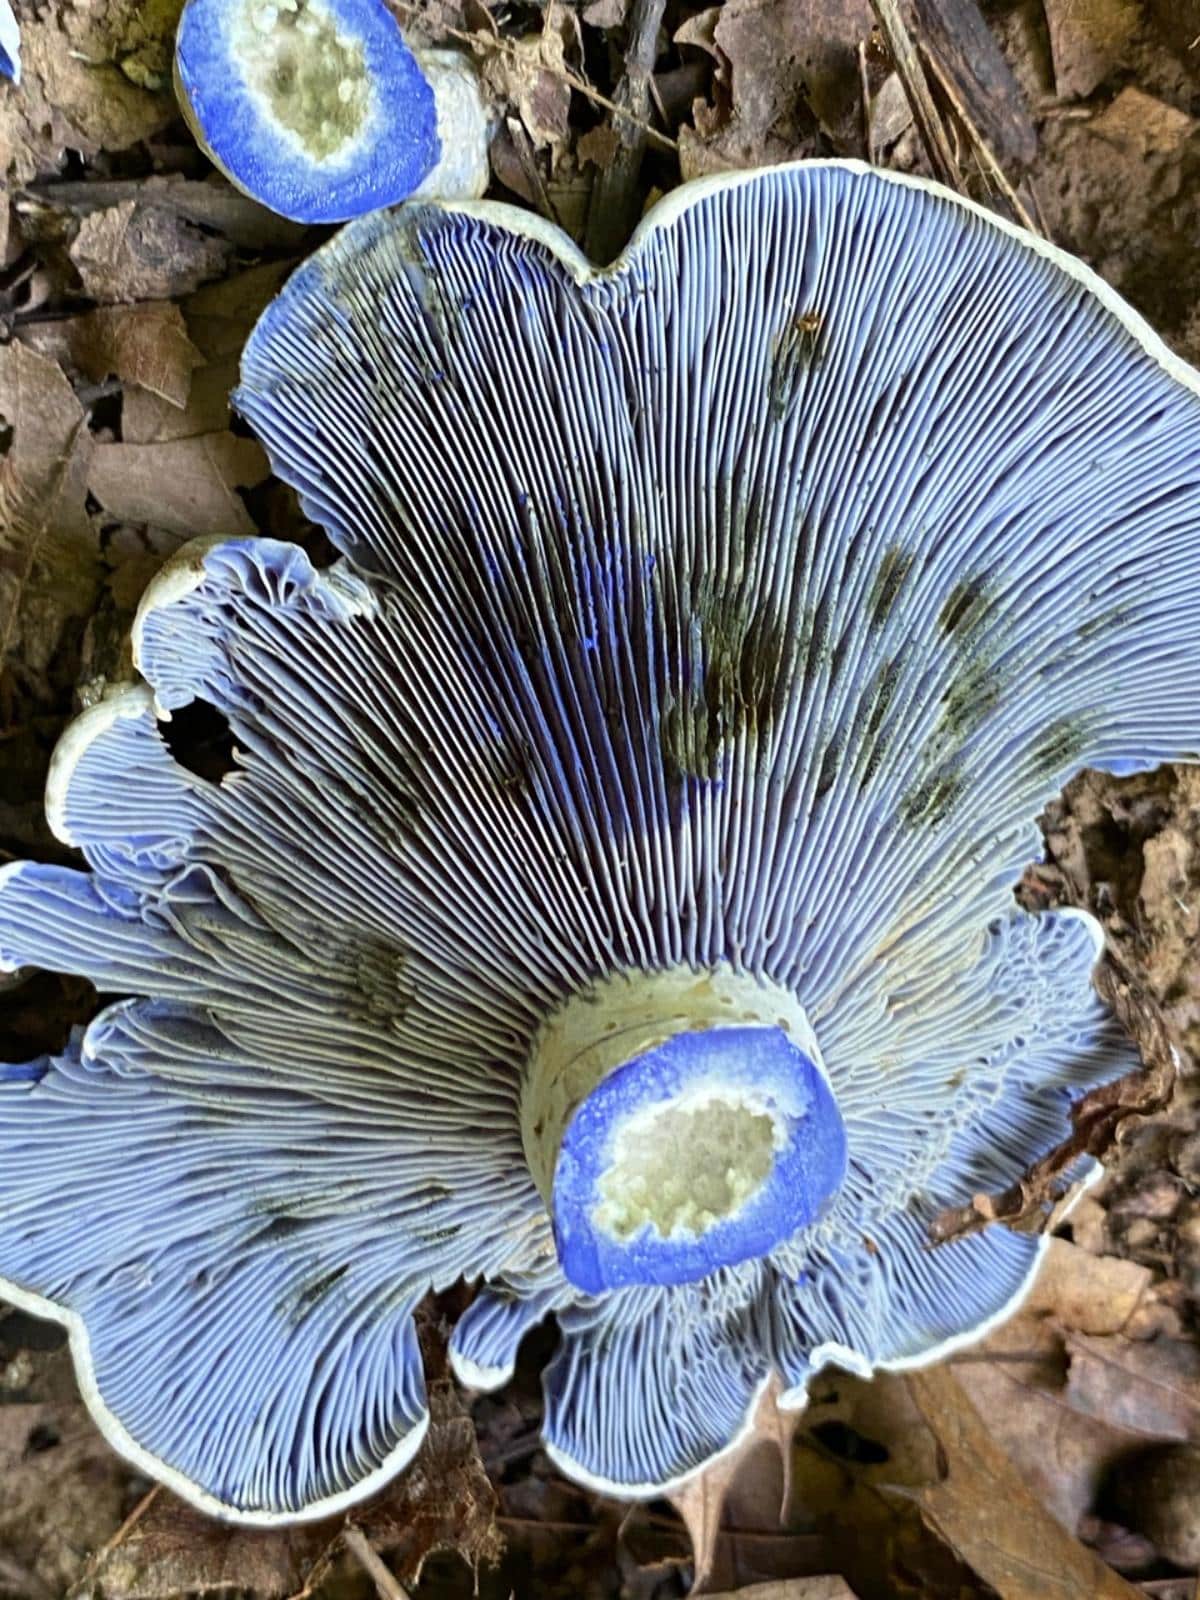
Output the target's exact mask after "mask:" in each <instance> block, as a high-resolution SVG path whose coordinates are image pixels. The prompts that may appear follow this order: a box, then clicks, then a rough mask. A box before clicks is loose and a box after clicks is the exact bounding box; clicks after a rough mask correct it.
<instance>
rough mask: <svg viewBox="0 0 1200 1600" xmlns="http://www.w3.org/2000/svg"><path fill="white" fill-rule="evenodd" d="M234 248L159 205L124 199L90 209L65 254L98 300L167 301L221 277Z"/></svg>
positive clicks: (225, 241)
mask: <svg viewBox="0 0 1200 1600" xmlns="http://www.w3.org/2000/svg"><path fill="white" fill-rule="evenodd" d="M232 253H233V246H232V245H231V244H230V243H229V242H228V240H225V239H216V238H213V237H211V236H210V235H209V234H207V233H205V232H203V231H202V230H201V229H200V228H199V227H197V226H195V225H194V224H192V223H190V222H188V221H186V220H185V219H184V218H183V217H181V216H180V215H179V213H178V212H176V211H174V210H170V209H168V208H167V207H166V206H161V205H142V204H140V203H139V202H138V201H137V200H123V201H121V203H120V204H119V205H115V206H108V207H106V208H105V209H103V210H100V211H92V212H90V213H89V214H88V215H87V216H86V217H84V218H83V220H82V222H80V224H79V231H78V233H77V234H76V235H75V239H74V242H73V243H72V244H71V246H70V249H69V251H68V254H69V255H70V258H71V261H72V262H73V263H74V266H75V270H76V271H77V272H78V274H79V277H80V281H81V282H82V284H83V287H84V289H85V290H86V292H87V294H88V295H89V296H90V297H91V298H92V299H93V300H98V301H100V302H102V303H108V302H114V301H115V302H118V303H120V302H126V301H133V300H171V299H174V298H175V297H176V296H177V295H181V294H188V293H189V292H190V291H191V290H193V289H196V288H198V287H199V286H200V284H202V283H205V282H207V281H208V280H209V279H210V278H219V277H221V276H223V274H224V273H225V271H226V268H227V267H228V265H229V261H230V258H231V256H232Z"/></svg>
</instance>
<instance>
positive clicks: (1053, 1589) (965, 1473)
mask: <svg viewBox="0 0 1200 1600" xmlns="http://www.w3.org/2000/svg"><path fill="white" fill-rule="evenodd" d="M907 1382H908V1385H909V1388H910V1390H911V1392H912V1395H913V1398H914V1400H915V1401H916V1403H917V1406H918V1407H919V1408H920V1411H921V1414H922V1415H923V1417H924V1418H925V1421H926V1423H927V1425H928V1427H929V1429H930V1431H931V1432H932V1433H933V1435H934V1437H935V1439H936V1440H937V1443H938V1447H939V1450H940V1452H941V1455H942V1458H943V1463H944V1469H945V1470H944V1474H943V1476H942V1480H941V1482H940V1483H936V1484H932V1485H930V1486H929V1487H928V1488H925V1489H921V1490H919V1491H918V1492H917V1496H916V1503H917V1506H918V1508H919V1510H920V1513H921V1517H922V1519H923V1521H924V1522H925V1523H926V1525H927V1526H928V1527H929V1528H931V1529H932V1531H933V1532H934V1533H936V1534H937V1536H938V1537H939V1538H940V1539H941V1540H942V1541H943V1542H944V1543H945V1544H946V1545H948V1546H949V1548H950V1549H951V1550H953V1551H954V1553H955V1554H956V1555H957V1556H958V1558H959V1559H960V1560H961V1561H963V1562H964V1563H965V1564H966V1566H968V1567H969V1568H970V1570H971V1571H972V1572H974V1573H975V1574H976V1575H977V1576H978V1577H979V1578H980V1579H982V1580H983V1582H984V1583H986V1584H987V1585H988V1586H989V1587H990V1588H991V1589H993V1590H994V1591H995V1593H996V1595H997V1597H998V1600H1136V1597H1137V1595H1138V1591H1137V1590H1136V1589H1134V1588H1133V1587H1132V1586H1131V1585H1130V1584H1128V1583H1126V1582H1125V1580H1124V1579H1123V1578H1121V1577H1118V1575H1117V1574H1116V1573H1115V1572H1114V1571H1113V1570H1112V1568H1111V1567H1107V1566H1105V1564H1104V1563H1103V1562H1102V1561H1101V1560H1100V1558H1099V1557H1098V1556H1097V1555H1096V1554H1095V1553H1094V1552H1093V1551H1091V1550H1088V1549H1087V1548H1086V1547H1085V1546H1084V1545H1081V1544H1080V1543H1079V1541H1078V1540H1077V1539H1075V1538H1073V1537H1072V1535H1071V1534H1069V1533H1068V1532H1067V1531H1066V1529H1065V1528H1064V1527H1063V1526H1062V1524H1061V1523H1060V1522H1058V1521H1057V1520H1056V1519H1055V1518H1054V1517H1053V1516H1052V1515H1051V1514H1050V1513H1049V1512H1048V1511H1047V1510H1046V1508H1045V1506H1044V1505H1043V1504H1042V1502H1041V1501H1040V1499H1039V1498H1038V1497H1037V1496H1036V1495H1035V1494H1033V1493H1031V1492H1030V1489H1029V1486H1028V1484H1027V1482H1026V1480H1025V1478H1024V1476H1023V1475H1022V1474H1021V1473H1020V1472H1018V1470H1017V1469H1016V1468H1015V1467H1014V1466H1013V1465H1012V1463H1011V1462H1010V1461H1009V1459H1008V1457H1007V1456H1006V1455H1005V1454H1004V1452H1003V1450H1002V1449H1001V1448H1000V1447H999V1446H998V1445H997V1444H996V1442H995V1440H994V1438H993V1436H992V1430H991V1429H990V1428H989V1427H988V1425H987V1424H986V1423H985V1422H984V1420H983V1418H982V1417H981V1416H980V1415H979V1412H978V1411H976V1409H975V1407H974V1406H973V1405H972V1404H971V1402H970V1400H969V1399H968V1398H967V1395H966V1393H965V1392H964V1390H963V1388H962V1386H961V1385H960V1384H959V1383H958V1382H957V1380H956V1379H955V1377H954V1375H953V1373H952V1371H951V1370H950V1368H949V1367H946V1366H941V1367H932V1368H929V1369H928V1370H926V1371H923V1372H916V1373H912V1374H910V1376H909V1378H908V1380H907Z"/></svg>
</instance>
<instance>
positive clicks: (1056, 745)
mask: <svg viewBox="0 0 1200 1600" xmlns="http://www.w3.org/2000/svg"><path fill="white" fill-rule="evenodd" d="M1087 742H1088V730H1087V725H1086V723H1085V721H1084V719H1083V718H1082V717H1078V716H1075V717H1059V718H1058V720H1057V721H1056V722H1052V723H1051V724H1050V725H1049V727H1048V728H1046V729H1045V730H1044V731H1043V732H1042V734H1041V735H1040V737H1039V738H1038V741H1037V743H1036V744H1035V745H1034V747H1033V760H1034V765H1035V767H1036V770H1037V772H1038V775H1039V776H1040V777H1043V778H1047V779H1053V778H1056V777H1057V775H1058V774H1059V773H1060V772H1062V771H1063V769H1064V768H1067V767H1070V766H1071V765H1072V763H1074V762H1076V761H1078V759H1079V757H1080V756H1081V755H1082V754H1083V752H1084V751H1085V750H1086V749H1087Z"/></svg>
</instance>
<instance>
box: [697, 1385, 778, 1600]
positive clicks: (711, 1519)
mask: <svg viewBox="0 0 1200 1600" xmlns="http://www.w3.org/2000/svg"><path fill="white" fill-rule="evenodd" d="M781 1387H782V1386H781V1384H780V1382H779V1380H778V1378H773V1379H772V1380H771V1382H770V1383H769V1384H768V1385H767V1387H766V1389H765V1390H764V1391H763V1393H762V1395H761V1397H760V1399H759V1402H758V1409H757V1410H756V1411H755V1413H754V1419H753V1421H752V1423H751V1426H750V1428H749V1430H748V1431H747V1433H746V1435H745V1436H744V1438H742V1439H741V1440H740V1441H739V1443H738V1444H737V1446H736V1447H735V1448H734V1449H732V1450H729V1451H727V1452H726V1453H725V1454H724V1455H722V1456H718V1457H717V1459H716V1460H715V1461H714V1462H713V1463H712V1464H711V1466H709V1467H706V1468H705V1470H704V1471H703V1472H698V1473H696V1475H695V1476H694V1477H692V1478H689V1479H688V1481H687V1482H686V1483H685V1484H684V1485H683V1487H682V1488H681V1489H677V1490H676V1491H675V1492H674V1493H673V1494H672V1495H671V1496H670V1497H669V1498H670V1500H671V1504H672V1505H673V1506H674V1507H675V1509H676V1510H677V1511H678V1512H679V1515H680V1516H681V1517H682V1519H683V1522H684V1526H685V1527H686V1528H687V1531H688V1535H689V1537H690V1539H691V1542H692V1551H693V1554H694V1568H695V1577H694V1580H693V1584H692V1593H693V1594H695V1595H701V1594H709V1593H711V1592H712V1591H713V1590H715V1589H720V1588H722V1587H725V1586H727V1585H728V1584H730V1583H732V1582H734V1581H736V1574H735V1573H733V1572H730V1571H726V1570H725V1569H726V1567H727V1566H728V1565H729V1562H728V1552H727V1551H726V1552H724V1555H725V1559H724V1560H723V1559H722V1551H721V1547H720V1545H719V1543H718V1538H717V1536H718V1534H719V1533H720V1531H721V1519H722V1516H723V1513H724V1510H725V1505H726V1502H727V1500H728V1498H729V1496H730V1493H731V1491H732V1489H733V1486H734V1483H735V1481H736V1480H738V1479H739V1478H741V1477H742V1476H743V1475H744V1474H745V1473H746V1471H747V1470H748V1468H750V1466H751V1464H752V1460H753V1458H754V1457H755V1456H756V1455H758V1454H760V1453H761V1452H762V1451H764V1449H765V1450H766V1451H767V1452H768V1453H769V1455H770V1456H771V1457H772V1458H777V1459H778V1460H780V1461H782V1463H783V1477H782V1494H781V1500H780V1508H779V1520H780V1522H781V1523H782V1522H783V1521H784V1520H785V1518H786V1515H787V1509H788V1502H789V1500H790V1498H791V1490H792V1482H791V1462H792V1442H793V1440H794V1438H795V1436H796V1432H797V1430H798V1428H799V1427H800V1424H801V1419H802V1413H800V1412H797V1411H782V1410H780V1408H779V1406H778V1404H777V1400H778V1397H779V1394H780V1390H781Z"/></svg>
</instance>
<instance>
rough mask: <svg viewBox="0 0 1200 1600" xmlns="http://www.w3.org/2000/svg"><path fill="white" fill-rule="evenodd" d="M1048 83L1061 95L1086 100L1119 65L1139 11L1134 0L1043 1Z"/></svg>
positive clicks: (1138, 18) (1135, 26)
mask: <svg viewBox="0 0 1200 1600" xmlns="http://www.w3.org/2000/svg"><path fill="white" fill-rule="evenodd" d="M1043 5H1044V7H1045V12H1046V26H1047V28H1048V30H1049V33H1050V52H1051V57H1052V59H1053V63H1054V82H1055V86H1056V87H1057V89H1058V93H1059V94H1060V95H1061V96H1062V98H1063V99H1064V100H1083V99H1086V98H1087V96H1088V95H1090V94H1091V93H1092V92H1093V91H1094V90H1095V89H1097V88H1098V87H1099V86H1100V84H1102V83H1103V82H1104V80H1105V79H1106V78H1107V77H1108V75H1109V73H1110V72H1112V71H1113V69H1114V68H1115V67H1118V66H1120V65H1122V63H1123V62H1124V59H1125V52H1126V50H1127V49H1128V47H1129V44H1130V41H1131V40H1132V38H1133V36H1134V34H1135V33H1136V32H1137V30H1138V26H1139V24H1140V22H1141V14H1140V10H1139V8H1138V6H1137V5H1136V4H1135V0H1043Z"/></svg>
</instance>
